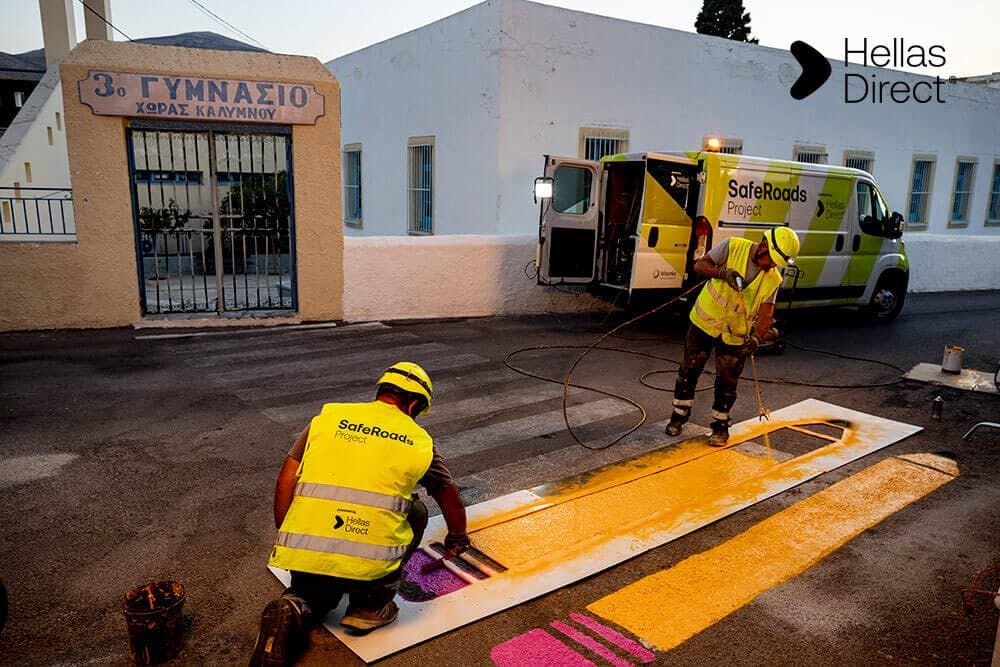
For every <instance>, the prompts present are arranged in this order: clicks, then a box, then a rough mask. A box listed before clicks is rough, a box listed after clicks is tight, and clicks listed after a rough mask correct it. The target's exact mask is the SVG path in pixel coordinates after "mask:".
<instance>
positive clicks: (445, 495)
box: [428, 483, 469, 556]
mask: <svg viewBox="0 0 1000 667" xmlns="http://www.w3.org/2000/svg"><path fill="white" fill-rule="evenodd" d="M428 493H430V494H431V497H433V498H434V500H436V501H437V504H438V506H439V507H440V508H441V514H442V516H444V522H445V523H446V524H447V525H448V537H447V539H445V546H446V547H448V550H449V552H453V553H452V555H453V556H457V555H458V554H460V553H462V552H463V551H465V550H466V549H467V548H468V547H469V536H468V532H467V530H468V525H467V523H466V518H465V503H463V502H462V496H460V495H459V493H458V487H457V486H455V485H454V484H453V483H446V484H442V485H441V486H439V487H437V488H435V489H434V490H433V491H431V490H428Z"/></svg>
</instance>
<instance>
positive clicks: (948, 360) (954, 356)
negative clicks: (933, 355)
mask: <svg viewBox="0 0 1000 667" xmlns="http://www.w3.org/2000/svg"><path fill="white" fill-rule="evenodd" d="M963 352H965V348H964V347H959V346H958V345H945V346H944V358H943V359H941V372H942V373H953V374H955V375H958V374H959V373H961V372H962V353H963Z"/></svg>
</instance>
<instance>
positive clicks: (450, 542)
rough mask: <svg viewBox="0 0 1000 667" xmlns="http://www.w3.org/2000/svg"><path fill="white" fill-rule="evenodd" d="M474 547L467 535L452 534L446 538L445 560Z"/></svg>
mask: <svg viewBox="0 0 1000 667" xmlns="http://www.w3.org/2000/svg"><path fill="white" fill-rule="evenodd" d="M471 546H472V542H470V541H469V535H468V534H467V533H452V532H449V533H448V536H447V537H446V538H444V548H445V552H446V553H445V556H444V557H445V558H454V557H455V556H457V555H459V554H460V553H462V552H463V551H465V550H466V549H468V548H469V547H471Z"/></svg>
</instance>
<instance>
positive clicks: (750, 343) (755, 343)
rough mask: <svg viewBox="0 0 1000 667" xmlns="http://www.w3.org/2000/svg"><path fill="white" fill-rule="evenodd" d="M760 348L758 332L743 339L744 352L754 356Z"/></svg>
mask: <svg viewBox="0 0 1000 667" xmlns="http://www.w3.org/2000/svg"><path fill="white" fill-rule="evenodd" d="M758 349H760V338H758V337H757V335H756V334H752V335H750V336H748V337H747V339H746V340H745V341H743V354H744V355H746V356H748V357H752V356H754V355H755V354H757V350H758Z"/></svg>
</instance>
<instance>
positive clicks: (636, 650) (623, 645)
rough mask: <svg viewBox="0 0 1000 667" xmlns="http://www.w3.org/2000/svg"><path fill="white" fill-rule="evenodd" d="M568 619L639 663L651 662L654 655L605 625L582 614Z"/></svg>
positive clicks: (571, 615) (654, 658)
mask: <svg viewBox="0 0 1000 667" xmlns="http://www.w3.org/2000/svg"><path fill="white" fill-rule="evenodd" d="M569 617H570V618H571V619H573V620H574V621H576V622H577V623H579V624H580V625H582V626H583V627H585V628H588V629H590V630H593V631H594V632H595V633H597V634H599V635H600V636H601V637H603V638H604V639H606V640H608V641H609V642H611V643H612V644H614V645H615V646H617V647H618V648H620V649H622V650H623V651H628V652H629V653H631V654H632V656H633V657H635V658H637V659H638V660H639V662H653V661H654V660H656V654H655V653H653V652H652V651H650V650H649V649H647V648H646V647H644V646H643V645H642V644H640V643H639V642H636V641H632V640H631V639H629V638H628V637H626V636H625V635H623V634H622V633H620V632H618V631H617V630H613V629H612V628H609V627H608V626H606V625H602V624H600V623H598V622H597V621H595V620H594V619H592V618H590V617H588V616H584V615H583V614H570V615H569Z"/></svg>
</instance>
